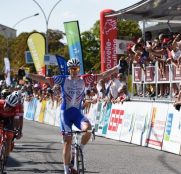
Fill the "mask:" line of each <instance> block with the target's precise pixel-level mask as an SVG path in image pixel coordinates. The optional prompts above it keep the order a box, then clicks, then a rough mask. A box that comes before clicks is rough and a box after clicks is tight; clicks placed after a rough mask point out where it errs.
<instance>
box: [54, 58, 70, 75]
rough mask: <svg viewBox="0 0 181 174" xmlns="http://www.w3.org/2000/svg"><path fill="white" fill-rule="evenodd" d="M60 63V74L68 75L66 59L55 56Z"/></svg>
mask: <svg viewBox="0 0 181 174" xmlns="http://www.w3.org/2000/svg"><path fill="white" fill-rule="evenodd" d="M55 56H56V59H57V63H58V67H59V69H60V73H61V74H62V75H67V74H68V67H67V61H66V60H65V58H64V57H62V56H59V55H55Z"/></svg>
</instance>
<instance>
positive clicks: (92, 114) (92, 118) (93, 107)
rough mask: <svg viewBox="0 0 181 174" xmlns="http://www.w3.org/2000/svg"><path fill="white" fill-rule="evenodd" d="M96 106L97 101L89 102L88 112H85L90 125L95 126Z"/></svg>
mask: <svg viewBox="0 0 181 174" xmlns="http://www.w3.org/2000/svg"><path fill="white" fill-rule="evenodd" d="M97 107H98V103H95V104H91V106H90V109H89V112H88V113H86V114H85V115H86V116H87V118H88V120H89V121H90V123H91V125H92V127H95V124H96V115H97Z"/></svg>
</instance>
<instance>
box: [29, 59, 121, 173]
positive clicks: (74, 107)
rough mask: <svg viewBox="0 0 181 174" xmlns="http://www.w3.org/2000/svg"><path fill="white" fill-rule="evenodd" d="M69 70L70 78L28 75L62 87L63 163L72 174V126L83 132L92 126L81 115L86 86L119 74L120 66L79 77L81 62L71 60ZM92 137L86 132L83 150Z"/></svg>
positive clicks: (83, 139)
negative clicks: (70, 168)
mask: <svg viewBox="0 0 181 174" xmlns="http://www.w3.org/2000/svg"><path fill="white" fill-rule="evenodd" d="M67 66H68V68H69V73H70V75H69V76H66V75H57V76H53V77H44V76H41V75H37V74H27V76H28V77H29V78H31V79H32V80H36V81H39V82H43V83H48V84H49V85H50V86H51V87H53V85H54V84H59V85H60V86H61V92H62V104H61V112H60V130H61V132H62V134H63V139H64V147H63V163H64V172H65V174H70V172H69V167H70V158H71V156H70V150H71V142H72V136H71V134H70V131H71V130H72V124H75V126H76V127H77V128H79V129H81V130H84V131H86V130H90V129H91V124H90V122H89V120H88V119H87V118H86V117H85V116H84V115H83V114H82V113H81V106H82V105H81V104H82V100H83V97H84V91H85V86H86V84H90V83H93V82H94V81H98V80H100V79H104V78H107V77H108V76H110V75H112V74H114V73H118V71H119V68H120V66H119V65H117V66H115V67H113V68H112V69H109V70H107V71H105V72H103V73H101V74H85V75H81V76H80V75H79V72H80V62H79V60H78V59H74V58H72V59H70V60H69V61H68V62H67ZM90 137H91V133H90V132H86V133H85V134H84V135H83V136H82V139H81V148H82V150H83V147H84V145H85V144H87V142H88V141H89V139H90Z"/></svg>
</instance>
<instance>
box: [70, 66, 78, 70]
mask: <svg viewBox="0 0 181 174" xmlns="http://www.w3.org/2000/svg"><path fill="white" fill-rule="evenodd" d="M70 71H80V68H79V67H71V68H70Z"/></svg>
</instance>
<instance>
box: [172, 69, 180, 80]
mask: <svg viewBox="0 0 181 174" xmlns="http://www.w3.org/2000/svg"><path fill="white" fill-rule="evenodd" d="M172 77H173V78H172V80H173V81H178V80H179V81H180V80H181V68H180V67H179V68H177V67H175V66H173V76H172Z"/></svg>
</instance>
